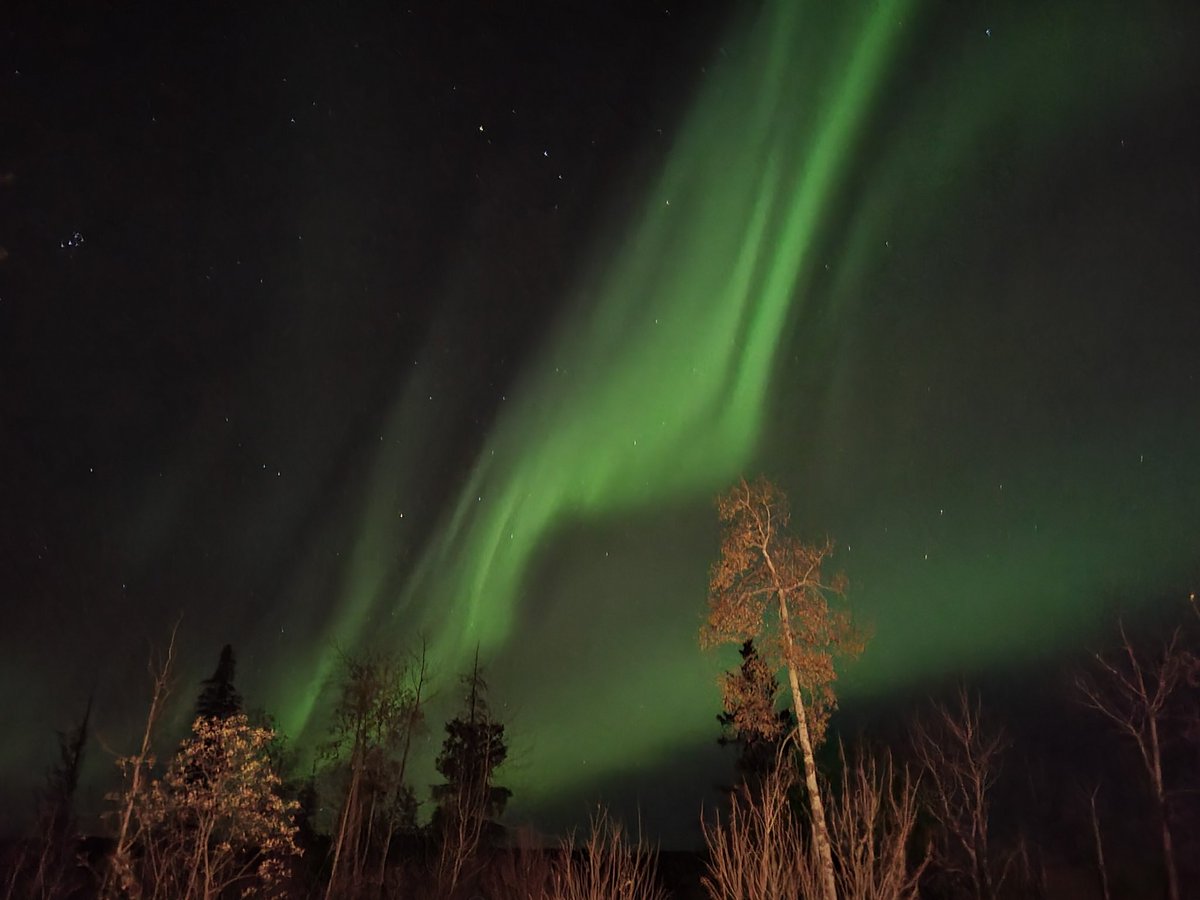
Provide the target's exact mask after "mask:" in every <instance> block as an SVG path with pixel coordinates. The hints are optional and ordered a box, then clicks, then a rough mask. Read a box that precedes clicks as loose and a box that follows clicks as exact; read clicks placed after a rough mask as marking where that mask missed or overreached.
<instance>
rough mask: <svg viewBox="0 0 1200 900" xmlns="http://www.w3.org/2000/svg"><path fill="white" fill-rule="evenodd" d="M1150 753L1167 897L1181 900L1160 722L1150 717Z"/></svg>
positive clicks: (1171, 899)
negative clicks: (1172, 840) (1168, 812)
mask: <svg viewBox="0 0 1200 900" xmlns="http://www.w3.org/2000/svg"><path fill="white" fill-rule="evenodd" d="M1150 752H1151V753H1152V754H1153V757H1154V758H1153V768H1152V770H1151V772H1150V775H1151V777H1152V778H1153V780H1154V807H1155V812H1156V813H1157V815H1158V823H1159V828H1160V829H1161V830H1162V851H1163V867H1164V868H1165V869H1166V870H1167V897H1168V898H1170V900H1179V874H1178V873H1177V872H1176V871H1175V849H1174V847H1173V846H1172V844H1171V823H1170V822H1169V821H1168V820H1167V792H1166V788H1165V787H1164V786H1163V774H1162V749H1161V748H1160V747H1159V743H1158V721H1157V719H1156V718H1155V717H1154V716H1151V717H1150Z"/></svg>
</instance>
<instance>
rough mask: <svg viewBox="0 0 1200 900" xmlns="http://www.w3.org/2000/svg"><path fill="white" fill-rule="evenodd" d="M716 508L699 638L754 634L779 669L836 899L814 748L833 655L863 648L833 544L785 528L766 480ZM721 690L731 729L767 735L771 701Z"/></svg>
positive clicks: (824, 717)
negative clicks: (717, 536) (715, 542)
mask: <svg viewBox="0 0 1200 900" xmlns="http://www.w3.org/2000/svg"><path fill="white" fill-rule="evenodd" d="M717 511H718V514H719V516H720V520H721V526H722V535H721V558H720V559H719V560H718V561H717V563H716V564H715V565H714V566H713V568H712V571H711V573H710V576H709V585H708V607H709V612H708V620H707V621H706V623H705V625H704V627H703V628H702V629H701V635H700V642H701V645H702V646H705V647H711V646H715V645H718V644H725V643H736V644H741V643H743V642H744V641H748V640H753V641H754V642H755V645H756V646H757V647H758V648H759V652H760V653H761V654H762V658H763V660H764V661H765V663H766V665H767V666H768V667H770V668H771V669H773V670H778V669H779V668H783V669H785V670H786V671H787V678H788V686H789V689H790V694H791V700H792V707H793V709H794V711H795V713H796V727H795V730H794V734H795V740H796V743H797V744H798V745H799V747H800V755H801V758H802V760H803V764H804V782H805V785H806V786H807V789H808V803H809V809H810V812H811V814H812V834H813V843H814V849H815V851H816V854H817V859H818V862H819V868H820V874H821V885H822V888H823V891H824V895H825V898H826V900H836V897H837V881H836V877H835V873H834V868H833V853H832V849H831V847H830V841H829V829H828V825H827V823H826V817H825V806H824V804H823V802H822V800H821V793H820V789H819V787H818V782H817V766H816V760H815V757H814V747H816V746H818V745H819V744H820V742H821V740H822V739H823V737H824V734H825V726H826V724H827V722H828V720H829V714H830V713H831V712H832V711H833V708H834V706H835V705H836V694H835V692H834V682H835V681H836V679H837V671H836V668H835V662H836V661H838V660H841V659H847V658H853V657H855V656H857V655H858V654H859V653H861V652H862V648H863V639H862V635H861V634H860V632H859V631H858V630H857V629H856V628H855V627H854V624H853V622H852V619H851V616H850V612H849V610H848V609H847V608H846V606H845V604H844V597H845V583H846V582H845V577H844V576H842V575H841V574H837V575H833V576H831V577H827V576H826V575H825V574H824V573H823V571H822V566H823V564H824V562H825V560H826V559H827V558H828V557H829V556H830V555H831V554H832V552H833V544H832V542H831V541H828V540H826V541H825V542H824V543H823V544H820V545H809V544H805V543H803V542H802V541H800V540H798V539H797V538H794V537H792V536H791V535H790V534H788V531H787V528H788V519H789V512H788V503H787V497H786V496H785V495H784V493H783V491H781V490H780V489H779V488H778V487H776V486H775V485H774V484H772V483H771V482H770V481H767V480H766V479H763V478H760V479H758V480H757V481H755V482H753V483H749V482H747V481H746V480H745V479H742V480H741V481H739V482H738V483H737V484H736V485H734V486H733V487H732V488H730V490H729V491H727V492H726V493H724V494H722V495H721V496H720V497H718V498H717ZM722 689H723V693H724V695H725V696H724V699H725V706H726V709H727V710H728V711H730V712H736V713H737V714H738V715H739V717H740V720H739V721H738V723H737V725H738V728H739V729H741V730H750V729H753V730H757V731H758V732H759V733H761V734H763V735H764V736H767V737H770V736H772V735H774V734H777V733H778V730H779V728H780V720H779V718H778V717H777V715H776V713H775V710H774V708H773V707H768V706H766V705H764V704H758V705H757V706H756V705H753V704H745V703H743V702H741V701H742V700H744V698H743V697H740V696H738V692H737V691H736V680H735V679H734V678H732V677H727V678H726V679H725V680H724V682H723V684H722ZM755 710H757V714H755V712H754V711H755Z"/></svg>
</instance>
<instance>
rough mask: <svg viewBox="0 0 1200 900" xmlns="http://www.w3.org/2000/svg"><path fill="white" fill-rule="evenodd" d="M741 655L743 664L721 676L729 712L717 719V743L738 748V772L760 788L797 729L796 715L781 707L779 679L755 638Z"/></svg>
mask: <svg viewBox="0 0 1200 900" xmlns="http://www.w3.org/2000/svg"><path fill="white" fill-rule="evenodd" d="M739 652H740V654H741V657H742V664H741V665H740V666H739V667H738V668H737V669H735V670H734V671H732V672H726V673H725V674H724V675H722V676H721V693H722V695H723V697H724V699H725V712H723V713H721V714H720V715H718V716H717V721H718V722H719V723H720V724H721V736H720V737H719V738H717V743H719V744H720V745H721V746H722V747H727V746H730V745H734V746H736V747H737V748H738V750H739V752H738V758H737V768H738V773H739V774H740V776H741V779H742V780H743V781H744V782H746V783H748V784H752V785H755V786H757V785H758V784H760V783H761V782H762V779H763V778H765V777H766V776H767V775H769V774H770V773H771V771H772V770H773V769H774V768H775V763H776V758H777V756H778V754H779V748H780V747H781V746H782V744H783V742H784V741H785V740H786V739H787V738H788V736H789V735H790V734H791V733H792V729H794V728H795V727H796V716H795V714H794V713H793V712H792V711H791V710H790V709H788V708H786V707H784V708H782V709H780V708H777V702H778V699H779V691H780V687H779V679H778V678H777V677H776V675H775V673H774V672H773V671H771V668H770V666H768V665H767V663H766V661H765V660H764V659H763V658H762V656H761V655H760V654H759V652H758V648H757V647H755V646H754V641H753V639H751V640H747V641H745V642H744V643H743V644H742V648H741V650H740V651H739ZM764 723H767V724H766V725H765V727H764Z"/></svg>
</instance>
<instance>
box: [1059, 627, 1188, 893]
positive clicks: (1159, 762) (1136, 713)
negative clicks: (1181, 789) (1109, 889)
mask: <svg viewBox="0 0 1200 900" xmlns="http://www.w3.org/2000/svg"><path fill="white" fill-rule="evenodd" d="M1117 631H1118V633H1119V634H1120V638H1121V639H1120V642H1119V644H1118V646H1117V647H1116V648H1114V649H1113V650H1112V651H1110V652H1108V653H1095V654H1093V665H1092V671H1091V672H1088V673H1085V674H1080V675H1079V676H1078V677H1077V678H1076V680H1075V684H1076V687H1077V688H1078V690H1079V693H1080V695H1081V696H1082V698H1083V702H1084V704H1085V705H1086V706H1088V707H1090V708H1091V709H1094V710H1095V711H1096V712H1098V713H1100V715H1102V716H1104V717H1105V718H1106V719H1108V720H1109V722H1111V723H1112V724H1113V725H1114V726H1116V728H1117V731H1118V732H1120V733H1121V734H1123V735H1124V736H1125V737H1127V738H1129V739H1130V740H1131V741H1132V742H1133V744H1134V746H1136V747H1137V751H1138V756H1139V758H1140V759H1141V762H1142V767H1143V769H1144V770H1145V773H1146V778H1147V780H1148V781H1149V786H1150V798H1151V802H1152V804H1153V808H1154V816H1155V819H1156V822H1155V824H1156V826H1157V828H1158V832H1159V840H1160V842H1161V847H1162V858H1163V869H1164V871H1165V873H1166V879H1167V895H1168V896H1169V897H1170V900H1179V897H1180V893H1179V891H1180V888H1179V875H1178V871H1177V869H1176V865H1175V850H1174V845H1173V842H1172V836H1171V822H1170V816H1169V815H1168V803H1169V796H1168V791H1167V786H1166V780H1165V778H1164V776H1163V740H1164V736H1165V735H1164V725H1165V724H1166V718H1167V714H1168V708H1167V707H1168V703H1169V701H1170V700H1171V698H1172V696H1173V695H1174V694H1175V692H1176V691H1177V690H1178V689H1179V688H1180V687H1181V685H1182V684H1184V682H1185V680H1186V679H1187V677H1188V674H1189V671H1190V668H1191V665H1192V657H1191V655H1190V654H1189V653H1188V652H1187V650H1186V648H1185V647H1184V645H1183V641H1182V632H1181V629H1180V628H1176V629H1175V630H1174V631H1173V632H1172V633H1171V636H1170V637H1169V638H1168V639H1167V640H1165V641H1160V642H1158V643H1157V645H1155V646H1153V647H1152V648H1151V649H1148V650H1142V649H1140V648H1139V647H1138V646H1137V645H1136V644H1135V642H1134V641H1133V639H1132V638H1130V636H1129V634H1128V632H1126V630H1125V625H1124V623H1123V622H1118V624H1117Z"/></svg>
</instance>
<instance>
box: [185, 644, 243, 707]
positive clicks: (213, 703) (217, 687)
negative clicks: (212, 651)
mask: <svg viewBox="0 0 1200 900" xmlns="http://www.w3.org/2000/svg"><path fill="white" fill-rule="evenodd" d="M236 667H237V661H236V660H235V659H234V657H233V647H231V646H230V645H229V644H226V645H225V646H224V647H222V648H221V658H220V660H218V662H217V670H216V671H215V672H213V674H212V677H211V678H206V679H204V681H202V682H201V684H202V685H203V687H202V688H201V690H200V696H199V697H198V698H196V717H197V718H201V719H228V718H229V717H230V716H236V715H238V714H240V713H241V712H242V695H241V694H239V693H238V692H237V688H235V687H234V686H233V676H234V670H235V669H236Z"/></svg>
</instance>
